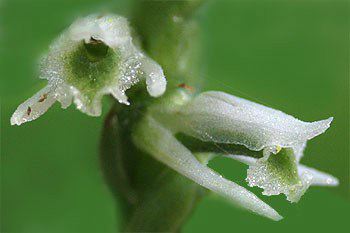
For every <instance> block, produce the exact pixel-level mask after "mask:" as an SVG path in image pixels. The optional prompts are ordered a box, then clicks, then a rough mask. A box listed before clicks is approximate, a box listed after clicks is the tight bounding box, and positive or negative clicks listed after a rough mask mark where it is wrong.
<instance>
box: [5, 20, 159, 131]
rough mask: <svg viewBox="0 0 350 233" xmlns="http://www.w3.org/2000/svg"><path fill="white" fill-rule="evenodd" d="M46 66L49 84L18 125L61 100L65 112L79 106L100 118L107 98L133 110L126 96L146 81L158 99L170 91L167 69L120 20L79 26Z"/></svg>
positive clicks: (15, 119) (17, 117)
mask: <svg viewBox="0 0 350 233" xmlns="http://www.w3.org/2000/svg"><path fill="white" fill-rule="evenodd" d="M40 67H41V69H40V78H42V79H46V80H47V81H48V84H47V86H46V87H44V88H43V89H41V90H40V91H39V92H38V93H36V94H35V95H34V96H33V97H31V98H29V99H28V100H27V101H25V102H24V103H23V104H21V105H20V106H19V107H18V108H17V110H16V111H15V113H14V114H13V116H12V118H11V124H12V125H14V124H17V125H20V124H22V123H25V122H28V121H32V120H35V119H36V118H38V117H39V116H41V115H42V114H43V113H45V112H46V111H47V110H48V108H50V107H51V106H52V105H53V104H54V103H55V102H56V101H58V102H60V103H61V105H62V108H67V107H68V106H69V105H71V103H72V101H73V102H74V103H75V105H76V107H77V108H78V109H79V110H80V111H82V112H84V113H86V114H88V115H90V116H99V115H101V99H102V97H103V96H104V95H106V94H111V95H112V96H113V97H114V98H115V99H117V100H118V101H119V102H120V103H123V104H126V105H129V102H128V98H127V96H126V94H125V92H126V91H127V90H128V89H129V88H131V87H132V86H133V85H135V84H137V83H138V82H140V80H146V85H147V91H148V93H149V94H150V95H151V96H153V97H158V96H160V95H162V94H163V93H164V91H165V88H166V79H165V77H164V74H163V70H162V68H161V67H160V66H159V65H158V64H157V63H156V62H154V61H153V60H152V59H150V58H148V57H147V56H146V55H145V54H144V53H143V52H142V51H141V50H140V49H139V48H138V47H137V46H136V45H135V44H134V43H133V40H132V37H131V32H130V28H129V25H128V22H127V20H126V19H125V18H124V17H121V16H116V15H104V16H103V15H90V16H87V17H85V18H81V19H78V20H77V21H75V22H74V23H73V24H72V25H71V26H70V27H69V28H68V29H67V30H66V31H64V32H63V33H62V34H61V35H60V36H59V37H58V38H57V39H56V40H55V41H54V42H53V44H52V45H51V46H50V48H49V51H48V53H47V54H46V55H45V56H44V57H43V58H42V60H41V64H40Z"/></svg>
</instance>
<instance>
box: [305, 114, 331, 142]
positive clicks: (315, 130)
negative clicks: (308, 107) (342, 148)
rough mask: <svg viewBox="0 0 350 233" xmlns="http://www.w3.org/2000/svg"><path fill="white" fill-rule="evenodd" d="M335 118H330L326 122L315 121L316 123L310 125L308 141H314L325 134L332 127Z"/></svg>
mask: <svg viewBox="0 0 350 233" xmlns="http://www.w3.org/2000/svg"><path fill="white" fill-rule="evenodd" d="M333 119H334V118H333V117H329V118H327V119H325V120H320V121H315V122H311V123H309V125H308V129H307V134H308V137H307V139H308V140H309V139H312V138H314V137H316V136H318V135H320V134H322V133H324V132H325V131H326V130H327V129H328V128H329V127H330V126H331V123H332V121H333Z"/></svg>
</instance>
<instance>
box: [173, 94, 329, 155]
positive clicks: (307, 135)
mask: <svg viewBox="0 0 350 233" xmlns="http://www.w3.org/2000/svg"><path fill="white" fill-rule="evenodd" d="M177 113H178V115H179V118H178V121H180V122H181V124H176V125H173V127H174V128H175V130H177V131H182V132H184V133H187V134H189V135H192V136H194V137H197V138H200V139H202V140H204V141H214V142H218V143H231V144H240V145H244V146H246V147H247V148H249V149H251V150H255V151H259V150H262V149H264V148H266V147H276V146H278V147H296V146H297V147H300V145H303V144H304V143H305V142H306V141H307V140H309V139H311V138H313V137H315V136H317V135H319V134H321V133H323V132H324V131H325V130H326V129H327V128H328V127H329V125H330V123H331V121H332V118H329V119H327V120H322V121H318V122H313V123H307V122H303V121H300V120H298V119H296V118H294V117H292V116H290V115H287V114H285V113H283V112H281V111H278V110H274V109H272V108H268V107H265V106H262V105H260V104H256V103H253V102H250V101H248V100H244V99H241V98H238V97H235V96H232V95H228V94H226V93H223V92H214V91H211V92H205V93H203V94H200V95H199V96H197V97H195V98H194V99H193V100H192V101H190V102H189V103H188V104H185V105H184V106H181V107H179V109H178V110H177Z"/></svg>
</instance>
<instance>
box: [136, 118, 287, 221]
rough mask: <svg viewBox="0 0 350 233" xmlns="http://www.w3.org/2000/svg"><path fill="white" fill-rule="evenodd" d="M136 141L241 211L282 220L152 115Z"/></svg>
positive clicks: (140, 130) (144, 148) (140, 146)
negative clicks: (214, 169)
mask: <svg viewBox="0 0 350 233" xmlns="http://www.w3.org/2000/svg"><path fill="white" fill-rule="evenodd" d="M133 141H134V143H135V145H136V146H138V147H139V148H140V149H141V150H143V151H145V152H147V153H149V154H150V155H152V156H153V157H154V158H155V159H157V160H159V161H161V162H163V163H164V164H166V165H167V166H169V167H171V168H173V169H174V170H176V171H177V172H179V173H180V174H182V175H184V176H186V177H187V178H189V179H191V180H193V181H194V182H196V183H198V184H199V185H202V186H203V187H205V188H208V189H209V190H212V191H214V192H216V193H218V194H221V195H223V196H225V197H227V198H228V199H230V200H232V201H233V202H234V203H235V204H238V205H239V206H241V207H242V208H245V209H247V210H250V211H252V212H254V213H257V214H259V215H262V216H265V217H267V218H270V219H273V220H276V221H278V220H281V219H282V217H281V216H280V215H279V214H278V213H277V212H276V211H275V210H274V209H272V208H271V207H270V206H269V205H267V204H266V203H264V202H263V201H261V200H260V199H259V198H258V197H257V196H255V195H254V194H253V193H251V192H249V191H248V190H246V189H245V188H243V187H241V186H239V185H237V184H236V183H234V182H232V181H229V180H227V179H225V178H223V177H222V176H220V175H219V174H217V173H215V172H214V171H213V170H211V169H210V168H208V167H207V166H205V165H203V164H201V163H200V162H199V161H198V160H197V159H196V158H195V156H194V155H193V154H192V153H191V152H190V151H189V150H188V149H187V148H186V147H185V146H184V145H182V144H181V143H180V142H179V141H178V140H177V139H176V138H175V137H174V135H173V134H172V133H171V131H169V130H168V129H166V128H164V127H163V126H162V125H161V124H160V123H159V122H157V121H156V120H155V119H153V118H152V117H151V116H146V117H145V118H144V119H143V120H142V121H141V122H140V123H139V124H138V126H137V127H136V130H135V132H134V133H133Z"/></svg>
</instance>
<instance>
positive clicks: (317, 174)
mask: <svg viewBox="0 0 350 233" xmlns="http://www.w3.org/2000/svg"><path fill="white" fill-rule="evenodd" d="M298 173H299V175H303V174H308V175H309V176H311V177H312V179H311V185H312V186H337V185H338V184H339V181H338V179H337V178H336V177H334V176H332V175H329V174H327V173H325V172H321V171H318V170H316V169H314V168H310V167H307V166H305V165H302V164H300V165H299V166H298Z"/></svg>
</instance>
